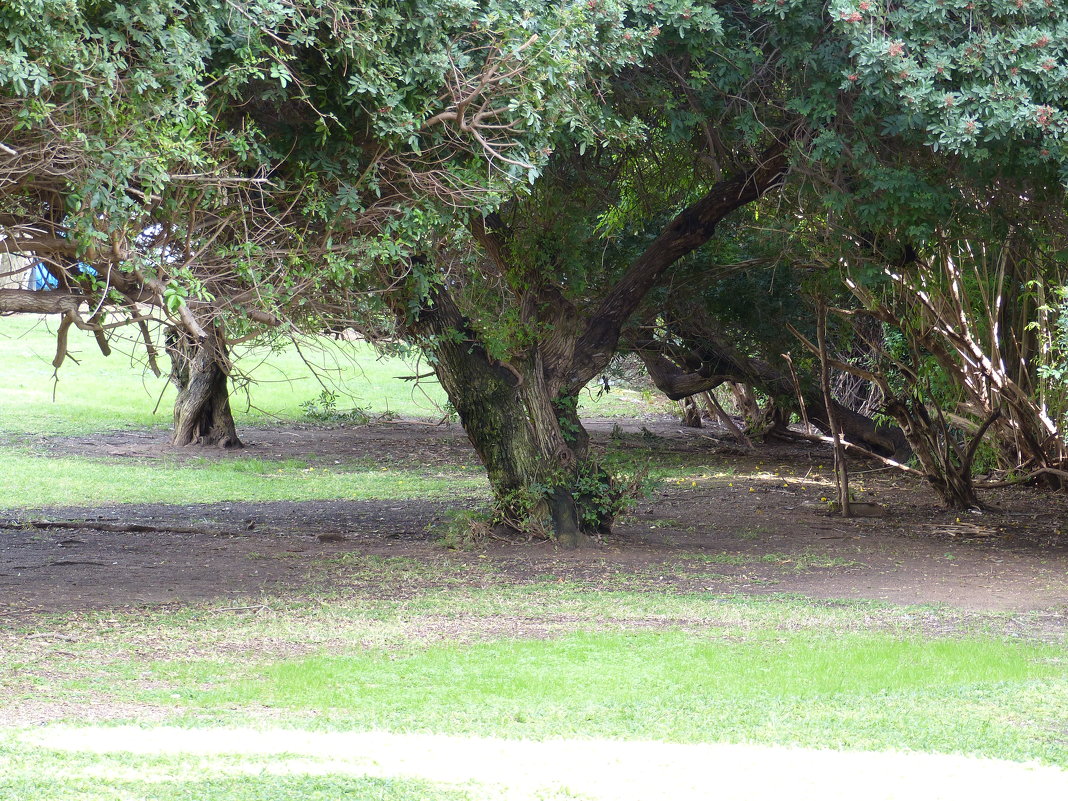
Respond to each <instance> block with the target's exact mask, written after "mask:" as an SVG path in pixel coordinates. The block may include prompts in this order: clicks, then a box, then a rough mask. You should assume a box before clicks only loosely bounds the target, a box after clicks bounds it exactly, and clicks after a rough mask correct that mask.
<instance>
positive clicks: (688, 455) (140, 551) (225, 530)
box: [0, 421, 1068, 622]
mask: <svg viewBox="0 0 1068 801" xmlns="http://www.w3.org/2000/svg"><path fill="white" fill-rule="evenodd" d="M590 429H591V433H592V435H593V439H594V442H595V443H596V444H597V445H598V446H600V447H606V448H611V449H612V450H614V451H616V452H621V451H622V452H627V451H630V452H632V453H633V454H634V455H635V457H636V458H639V457H641V456H643V455H644V454H647V453H648V452H649V451H655V452H656V454H658V456H657V459H658V460H659V461H662V460H664V459H667V460H668V461H669V462H672V463H675V464H677V465H678V466H679V468H678V471H677V472H678V477H676V478H674V479H671V480H669V481H668V482H666V483H665V484H664V486H662V487H661V489H660V490H659V491H658V492H657V493H656V495H655V497H654V498H652V499H650V500H649V501H646V502H644V503H642V504H641V505H640V506H639V508H638V509H637V510H635V512H634V513H633V514H632V515H630V516H629V517H628V518H627V519H625V520H623V521H621V523H620V524H619V525H617V527H616V530H615V532H614V533H613V534H612V535H609V536H607V537H605V538H604V539H603V540H602V541H600V542H597V543H594V544H593V545H592V547H590V548H588V549H584V550H581V551H576V552H564V551H560V550H558V549H557V548H555V547H554V546H553V545H552V544H551V543H506V542H498V541H488V542H485V543H483V544H482V545H481V546H480V547H479V548H478V550H476V551H461V552H450V551H446V550H445V549H444V548H443V547H442V546H441V544H440V541H439V540H438V535H437V534H435V533H433V529H434V525H435V523H436V522H440V520H441V519H442V518H443V517H444V516H445V514H446V512H447V511H448V510H449V509H450V508H455V507H456V506H457V503H456V502H451V503H446V502H437V501H429V500H428V501H345V500H332V501H311V502H299V503H298V502H276V503H240V502H233V503H221V504H208V505H193V506H178V505H175V506H172V505H159V504H155V505H121V506H110V507H107V506H104V507H88V508H73V507H68V508H51V509H37V510H19V511H17V512H7V513H2V512H0V520H6V521H8V523H9V524H11V523H14V524H17V523H20V522H22V521H28V520H51V521H70V522H77V523H79V525H77V526H75V527H74V528H70V529H37V528H33V527H29V526H28V527H24V528H18V527H16V528H7V529H4V530H0V614H7V615H15V616H19V615H24V614H33V613H39V612H60V611H66V610H85V609H109V608H130V607H142V606H144V607H157V606H161V605H169V604H185V603H190V602H204V601H211V602H216V601H217V602H220V603H224V602H232V603H234V604H238V603H240V602H242V599H249V598H252V599H256V598H259V597H262V596H263V595H264V594H265V593H274V592H302V591H305V590H306V589H307V588H308V587H309V586H315V587H319V588H321V587H323V586H329V587H330V588H332V589H333V590H335V591H345V592H352V593H356V594H359V595H363V596H367V597H382V598H389V597H406V596H408V595H410V594H413V593H416V592H420V591H423V590H425V589H427V588H432V587H436V586H441V587H445V586H456V585H457V584H458V583H460V584H462V583H465V582H467V583H472V584H475V585H484V586H492V585H493V584H494V583H508V584H515V583H524V582H534V581H540V582H545V581H558V582H572V583H579V584H581V585H582V586H588V587H590V588H605V589H632V590H647V591H666V592H694V591H709V592H717V593H722V592H738V593H753V594H767V593H797V594H804V595H807V596H811V597H817V598H828V599H830V598H867V599H878V600H885V601H888V602H894V603H920V604H926V603H944V604H949V605H952V606H955V607H959V608H962V609H973V610H1006V611H1021V610H1039V609H1043V610H1059V611H1063V610H1064V609H1065V608H1068V538H1066V537H1065V536H1063V535H1062V533H1061V526H1062V525H1063V521H1064V520H1065V519H1066V512H1068V499H1066V498H1064V497H1062V496H1058V495H1055V494H1052V493H1048V492H1044V491H1041V490H1036V489H1030V488H1010V489H1002V490H996V491H991V492H990V493H989V494H987V495H986V496H985V497H987V498H988V499H989V500H992V501H993V502H995V503H997V504H998V505H999V506H1000V507H1001V508H1002V510H1003V511H1002V512H1000V513H992V514H983V515H962V514H961V513H955V512H950V511H947V510H945V509H943V508H941V507H940V505H939V504H938V503H937V501H936V500H935V498H934V496H933V495H932V494H930V492H929V491H928V490H926V489H925V488H924V487H923V486H921V485H920V484H919V483H918V482H916V481H913V480H911V479H908V478H904V477H901V476H897V475H893V474H890V473H888V472H886V471H882V470H878V469H876V466H874V465H858V466H857V469H858V473H857V474H856V475H855V477H854V481H855V483H856V485H857V486H858V487H859V488H860V489H861V491H862V497H863V498H864V499H865V500H868V501H872V502H875V503H878V504H881V505H883V506H885V507H886V515H885V516H884V517H881V518H874V519H856V520H848V521H847V520H842V519H840V518H837V517H833V516H829V515H828V514H826V512H825V509H824V506H825V504H824V502H823V501H821V500H820V499H821V498H826V497H828V496H829V495H830V487H829V477H830V470H829V461H828V460H829V458H830V455H829V454H828V453H827V452H826V451H825V450H824V449H822V448H820V447H816V446H787V445H774V444H772V445H766V446H762V447H761V448H760V449H759V450H758V451H757V452H755V453H752V454H740V453H739V452H738V451H737V450H736V449H735V448H733V447H732V446H731V444H730V442H729V441H728V440H726V439H725V438H723V437H722V436H721V435H720V434H719V433H717V432H716V431H714V430H709V429H704V430H690V429H680V428H679V427H678V425H677V424H675V423H673V422H665V421H661V422H630V423H623V424H621V425H617V422H616V421H591V423H590ZM242 436H243V438H244V439H245V441H246V442H247V443H248V445H249V447H248V448H246V449H245V450H243V451H240V452H236V453H235V452H233V451H203V450H195V451H190V450H187V449H171V448H168V447H166V445H165V442H166V435H165V433H164V432H155V431H147V432H111V433H107V434H103V435H100V436H96V437H77V438H50V439H39V440H37V441H36V442H35V447H36V448H37V449H39V450H40V451H41V452H43V453H46V454H54V455H63V454H80V455H87V456H95V457H105V458H122V459H131V460H141V459H145V460H150V459H156V458H161V457H168V458H178V459H184V458H191V457H197V458H207V459H216V458H218V459H229V458H235V457H237V456H253V457H256V458H262V459H292V458H299V459H303V460H305V461H308V462H309V463H310V464H316V465H320V464H321V465H323V466H326V467H327V468H329V466H330V465H332V464H334V463H335V462H336V461H341V460H346V461H351V460H359V459H364V460H368V461H369V462H371V461H373V462H374V463H375V464H381V465H396V466H403V465H406V464H419V465H425V464H427V463H428V462H437V463H440V464H458V463H459V464H475V463H476V460H475V456H474V454H473V452H472V451H471V449H470V447H469V446H468V444H467V442H466V438H465V436H464V434H463V432H462V430H460V429H459V428H458V427H455V426H453V427H444V426H433V425H428V424H426V423H422V422H414V421H407V422H405V421H398V422H390V423H378V424H374V425H370V426H358V427H335V428H322V427H313V426H295V427H294V426H287V427H278V428H263V429H252V430H247V431H244V432H242ZM468 503H470V502H468ZM81 523H84V527H82V526H81V525H80V524H81ZM130 524H136V525H140V526H143V527H145V528H146V529H148V530H141V531H127V532H122V531H117V530H101V528H112V529H114V528H115V527H121V526H124V525H130ZM94 526H97V527H96V528H95V527H94ZM321 534H339V535H341V537H343V539H341V540H339V541H336V542H329V541H327V542H324V541H320V540H319V539H318V537H317V535H321ZM395 557H402V558H403V559H407V560H412V562H413V564H416V565H424V566H426V565H429V566H430V567H432V568H434V569H429V570H425V571H422V572H420V571H419V570H409V571H398V570H395V569H390V570H378V571H374V570H371V571H368V570H367V569H363V568H366V560H367V559H379V560H390V559H394V558H395ZM387 564H394V565H395V563H389V562H387ZM438 568H441V569H438ZM1059 619H1060V620H1061V621H1062V622H1063V617H1060V618H1059Z"/></svg>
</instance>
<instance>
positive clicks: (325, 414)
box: [300, 389, 371, 426]
mask: <svg viewBox="0 0 1068 801" xmlns="http://www.w3.org/2000/svg"><path fill="white" fill-rule="evenodd" d="M338 397H339V396H338V394H337V393H336V392H333V391H331V390H329V389H324V390H323V391H322V392H320V393H319V395H318V396H317V397H315V398H312V399H311V400H306V401H304V402H303V403H302V404H300V408H301V409H303V410H304V416H305V417H308V418H311V419H312V420H319V421H322V422H329V423H355V424H356V425H361V426H362V425H366V424H367V423H369V422H371V416H370V415H369V414H368V413H367V412H366V411H364V410H363V409H361V408H360V407H358V406H354V407H353V408H351V409H339V408H338V405H337V401H338Z"/></svg>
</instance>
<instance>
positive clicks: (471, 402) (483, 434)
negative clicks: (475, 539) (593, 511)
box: [411, 290, 588, 548]
mask: <svg viewBox="0 0 1068 801" xmlns="http://www.w3.org/2000/svg"><path fill="white" fill-rule="evenodd" d="M411 327H412V329H413V333H415V334H416V336H417V337H418V338H419V339H420V340H422V343H423V345H424V347H426V348H427V350H428V351H430V352H431V354H432V355H433V360H434V372H435V373H436V374H437V377H438V381H439V382H440V383H441V386H442V388H443V389H444V390H445V393H446V394H447V395H448V397H449V402H450V403H452V405H453V407H454V408H455V409H456V413H457V415H458V416H459V418H460V422H461V424H462V425H463V427H464V431H465V432H466V433H467V438H468V439H469V440H470V441H471V445H472V446H473V447H474V449H475V452H476V453H477V454H478V456H479V458H480V459H481V460H482V464H483V465H484V466H485V468H486V472H487V475H488V477H489V482H490V487H491V488H492V490H493V494H494V498H495V501H496V506H497V516H498V520H499V522H501V523H502V524H504V525H505V526H507V527H508V528H511V529H513V530H516V531H525V532H527V533H531V532H536V531H538V530H539V529H544V530H545V531H546V533H548V534H550V535H551V536H552V537H553V538H554V539H555V540H556V541H557V542H558V543H559V544H560V545H561V546H563V547H568V548H573V547H577V546H578V545H580V544H581V543H582V542H583V540H584V536H585V535H584V532H583V524H582V523H583V516H584V515H583V514H582V511H581V509H580V507H579V502H578V499H577V498H576V497H575V495H574V493H573V492H572V486H573V484H574V481H573V478H574V475H575V470H576V468H577V466H578V464H579V461H580V457H582V456H584V455H585V449H586V442H587V441H588V438H587V435H586V432H585V430H584V429H582V427H581V424H580V423H579V422H578V417H577V415H574V409H573V404H571V403H568V402H564V403H557V404H554V403H553V401H554V400H555V399H553V398H550V397H549V395H548V393H547V392H546V391H545V384H544V380H543V377H544V376H543V372H542V371H539V370H537V369H536V367H537V364H531V363H527V364H524V363H516V362H512V363H508V362H502V361H500V360H498V359H495V358H494V357H493V356H491V355H490V353H489V352H488V350H487V349H486V347H485V346H484V344H483V343H482V342H481V339H480V337H479V336H478V334H477V333H476V332H474V331H473V330H472V329H471V327H470V325H469V324H468V321H467V320H466V319H464V317H463V315H462V314H461V313H460V311H459V309H458V308H457V307H456V305H455V303H454V302H453V300H452V298H451V297H449V295H448V293H447V292H445V291H444V290H438V291H437V292H435V294H434V297H433V300H432V302H429V303H427V304H426V305H425V306H424V308H422V309H421V311H420V313H419V315H418V317H417V318H416V320H415V321H414V322H413V323H412V324H411ZM561 416H563V417H564V418H565V419H566V420H567V423H566V424H565V426H564V427H561V424H560V418H561ZM567 432H570V434H571V435H572V436H570V437H569V436H568V433H567ZM569 439H570V442H569Z"/></svg>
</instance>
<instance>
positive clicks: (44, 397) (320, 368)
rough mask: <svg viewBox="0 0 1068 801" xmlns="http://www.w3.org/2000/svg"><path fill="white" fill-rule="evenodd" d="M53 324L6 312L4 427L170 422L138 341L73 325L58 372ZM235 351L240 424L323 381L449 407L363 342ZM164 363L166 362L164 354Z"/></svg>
mask: <svg viewBox="0 0 1068 801" xmlns="http://www.w3.org/2000/svg"><path fill="white" fill-rule="evenodd" d="M54 326H55V322H54V321H53V320H50V319H45V320H42V319H40V318H37V317H31V316H17V315H16V316H12V317H0V374H2V375H3V376H4V391H3V393H0V432H3V433H8V434H23V433H26V432H33V433H35V434H86V433H93V432H97V431H104V430H109V429H116V428H145V427H150V426H163V427H166V426H169V425H170V424H171V406H172V403H173V400H174V389H173V387H171V386H170V385H169V384H168V382H167V381H166V380H165V379H164V378H156V377H155V376H153V375H152V374H151V373H150V372H149V371H148V369H147V367H146V366H145V364H144V355H143V352H142V351H141V350H140V348H139V347H138V346H137V345H135V344H134V343H131V342H116V343H115V348H114V352H113V353H112V355H111V356H110V357H106V358H105V357H104V356H103V355H102V354H101V353H100V351H99V350H98V349H97V347H96V343H95V341H94V339H93V338H92V337H91V336H89V335H87V334H84V333H82V332H78V331H72V332H71V335H70V352H71V357H72V358H70V359H68V361H67V362H66V363H65V364H64V365H63V367H62V368H61V369H60V370H59V373H58V381H57V382H54V381H53V373H54V371H53V368H52V359H53V357H54V356H55V335H54V333H53V331H54ZM305 359H306V360H307V362H305ZM234 361H235V366H236V369H237V372H238V373H240V374H245V375H247V376H248V377H249V379H250V380H251V383H248V384H247V386H245V385H243V386H241V387H240V388H239V389H237V390H236V391H235V392H233V393H232V395H231V403H232V405H233V408H234V415H235V418H236V420H237V423H238V426H239V427H240V426H249V425H263V424H266V423H270V422H272V421H275V420H279V419H282V420H294V419H301V418H303V417H304V416H305V411H304V409H303V408H302V406H301V404H303V403H305V402H308V401H314V400H315V399H316V398H317V397H318V396H319V394H320V393H321V392H322V390H323V385H324V384H325V385H326V386H327V387H329V388H330V389H331V390H332V391H334V392H337V393H338V394H339V398H338V401H337V408H338V409H339V410H341V411H344V410H346V409H351V408H353V407H360V408H361V409H364V410H365V411H367V412H369V413H370V414H372V415H383V414H388V415H399V416H402V417H439V418H440V417H441V416H442V415H443V414H444V412H443V411H442V406H443V404H444V403H445V400H446V397H445V393H444V391H443V390H442V389H441V387H440V386H439V385H438V384H437V382H436V381H434V380H433V379H423V380H421V381H420V382H418V384H415V383H413V382H410V381H402V380H399V377H400V376H411V375H415V374H417V373H426V372H428V368H427V365H426V363H425V362H422V363H419V362H418V361H417V360H415V359H411V360H403V359H398V358H384V357H381V356H379V354H378V353H376V352H375V350H374V349H373V348H372V347H371V346H370V345H367V344H365V343H353V342H339V341H336V340H334V339H332V338H329V337H309V338H308V339H307V341H305V342H303V343H302V344H301V346H300V350H299V352H298V350H297V348H295V347H294V346H292V345H290V346H288V347H285V348H282V349H280V350H276V351H273V352H272V351H270V350H268V349H267V348H263V347H259V348H256V347H239V348H238V350H237V351H236V352H235V354H234ZM309 364H310V365H312V366H311V367H309ZM160 367H161V369H163V370H166V369H167V367H168V362H167V359H166V358H165V357H164V358H161V359H160ZM316 375H318V378H316ZM320 381H321V382H322V383H320ZM650 408H651V407H650V405H649V404H648V403H647V402H645V401H644V400H643V399H642V396H641V395H640V394H639V393H636V392H628V391H624V390H619V391H614V392H612V393H609V394H607V395H603V396H599V397H598V396H596V395H595V394H593V393H584V397H583V399H582V409H583V412H584V413H586V414H590V415H596V416H613V415H624V416H635V415H638V414H641V413H643V412H646V411H648V410H649V409H650ZM657 408H659V406H658V407H657Z"/></svg>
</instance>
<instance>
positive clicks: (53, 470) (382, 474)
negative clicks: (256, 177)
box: [0, 449, 488, 508]
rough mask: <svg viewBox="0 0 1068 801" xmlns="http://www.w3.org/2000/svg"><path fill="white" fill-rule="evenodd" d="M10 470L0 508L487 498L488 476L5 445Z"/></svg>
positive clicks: (471, 472) (440, 470) (6, 466)
mask: <svg viewBox="0 0 1068 801" xmlns="http://www.w3.org/2000/svg"><path fill="white" fill-rule="evenodd" d="M0 453H2V454H3V463H4V469H5V476H4V486H3V493H2V494H0V508H19V507H22V508H26V507H40V506H95V505H100V504H114V503H170V504H193V503H216V502H222V501H247V502H255V501H283V500H285V501H306V500H324V499H336V498H344V499H348V500H366V499H380V500H386V499H398V498H446V497H456V496H457V495H460V496H468V497H471V496H477V497H483V496H485V495H486V492H487V487H488V485H487V483H486V478H485V475H484V474H483V473H482V472H481V471H479V470H460V469H456V468H451V467H444V468H435V469H433V470H432V471H426V470H424V471H419V470H403V469H396V468H393V469H389V470H384V469H380V470H368V469H366V467H362V466H356V467H355V468H354V467H352V466H346V465H340V466H339V465H332V466H331V467H330V468H329V469H327V468H315V467H308V466H306V463H305V462H302V461H300V460H287V461H283V462H272V461H268V460H261V459H243V458H232V459H225V460H220V461H214V462H213V461H207V460H205V461H204V462H202V463H199V464H196V465H195V466H189V465H180V464H167V463H156V462H144V461H128V460H127V461H106V460H100V459H87V458H84V457H77V456H68V457H65V458H62V459H50V458H45V457H40V456H32V455H27V454H25V453H21V452H19V451H16V450H13V449H0Z"/></svg>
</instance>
